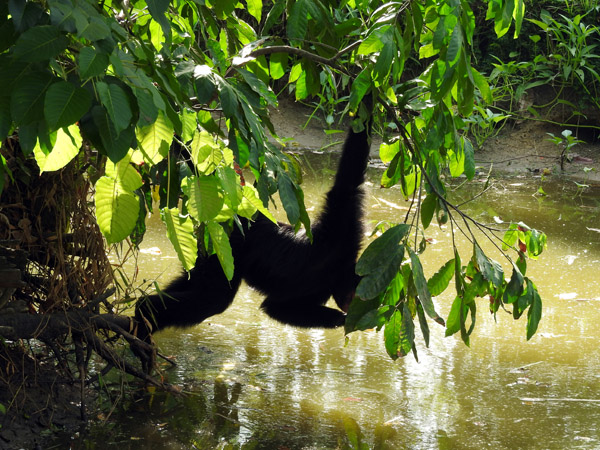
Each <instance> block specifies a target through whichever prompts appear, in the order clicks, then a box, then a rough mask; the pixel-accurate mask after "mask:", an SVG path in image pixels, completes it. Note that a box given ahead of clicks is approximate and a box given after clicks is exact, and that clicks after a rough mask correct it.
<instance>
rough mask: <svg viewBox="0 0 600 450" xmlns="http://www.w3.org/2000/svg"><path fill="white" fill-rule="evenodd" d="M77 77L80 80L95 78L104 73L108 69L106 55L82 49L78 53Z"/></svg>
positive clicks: (87, 48)
mask: <svg viewBox="0 0 600 450" xmlns="http://www.w3.org/2000/svg"><path fill="white" fill-rule="evenodd" d="M78 62H79V75H80V76H81V77H82V78H92V77H97V76H100V75H102V74H104V72H105V71H106V68H107V67H108V55H107V54H105V53H101V52H98V51H96V50H95V49H93V48H92V47H83V48H82V49H81V51H80V52H79V57H78Z"/></svg>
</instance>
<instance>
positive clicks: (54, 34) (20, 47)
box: [13, 25, 69, 62]
mask: <svg viewBox="0 0 600 450" xmlns="http://www.w3.org/2000/svg"><path fill="white" fill-rule="evenodd" d="M68 43H69V41H68V40H67V38H66V37H65V36H64V35H63V34H62V33H61V32H60V30H59V29H58V28H57V27H55V26H53V25H42V26H37V27H33V28H30V29H29V30H27V31H25V32H24V33H23V34H22V35H21V36H20V37H19V39H17V42H16V44H15V46H14V47H13V55H14V57H15V58H17V59H23V60H27V61H29V62H38V61H44V60H48V59H50V58H53V57H54V56H56V55H58V54H59V53H61V52H62V51H63V50H65V49H66V48H67V45H68Z"/></svg>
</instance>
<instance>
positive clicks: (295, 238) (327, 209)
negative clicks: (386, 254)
mask: <svg viewBox="0 0 600 450" xmlns="http://www.w3.org/2000/svg"><path fill="white" fill-rule="evenodd" d="M369 113H370V111H369ZM369 127H370V120H369V121H368V122H367V123H366V124H365V126H364V129H363V130H362V131H360V132H354V131H353V130H352V129H351V130H350V131H349V134H348V136H347V138H346V141H345V143H344V146H343V151H342V156H341V160H340V162H339V165H338V170H337V174H336V177H335V182H334V184H333V187H332V188H331V190H330V191H329V192H328V193H327V197H326V201H325V206H324V208H323V211H322V212H321V214H320V215H319V217H318V219H317V220H316V221H315V222H314V223H313V224H312V226H311V231H312V235H313V242H310V239H309V238H308V237H307V236H306V234H305V233H303V232H299V233H294V230H293V228H292V227H291V226H290V225H287V224H279V225H277V224H274V223H273V222H271V221H270V220H269V219H267V218H266V217H265V216H264V215H262V214H260V213H258V214H257V216H256V218H255V219H254V220H247V219H241V223H242V226H241V229H240V227H238V226H235V225H234V226H233V231H232V232H231V235H230V242H231V248H232V251H233V257H234V264H235V270H234V274H233V278H232V280H227V278H226V277H225V275H224V273H223V269H222V268H221V265H220V263H219V260H218V258H217V256H216V255H214V254H213V255H210V256H207V257H199V259H198V261H197V263H196V267H195V268H194V269H192V270H191V272H190V273H189V275H188V274H186V273H184V274H182V275H181V276H179V277H178V278H177V279H176V280H175V281H173V282H172V283H170V284H169V285H168V286H167V287H166V289H164V290H163V293H162V295H158V294H155V295H151V296H149V297H147V298H144V299H141V300H139V301H138V303H137V305H136V319H137V321H138V324H140V325H141V326H142V328H146V327H147V326H148V325H150V326H151V328H150V329H145V330H143V331H142V330H139V331H141V332H138V336H139V337H140V338H142V339H147V337H148V335H149V334H150V333H151V332H152V331H157V330H160V329H163V328H166V327H187V326H191V325H195V324H198V323H200V322H202V321H203V320H205V319H207V318H208V317H211V316H213V315H215V314H219V313H222V312H223V311H225V310H226V309H227V308H228V307H229V305H231V303H232V302H233V298H234V297H235V294H236V293H237V291H238V288H239V286H240V283H241V281H242V279H243V280H245V281H246V282H247V283H248V284H249V285H250V286H252V287H253V288H255V289H257V290H258V291H260V292H261V293H262V294H264V295H265V296H266V298H265V300H264V301H263V302H262V304H261V309H262V310H263V311H264V312H265V313H267V314H268V315H269V316H270V317H272V318H273V319H275V320H277V321H279V322H282V323H285V324H290V325H294V326H297V327H320V328H335V327H338V326H341V325H343V324H344V321H345V314H344V312H345V311H347V308H348V305H349V304H350V301H351V300H352V298H353V296H354V291H355V289H356V286H357V284H358V281H359V277H358V276H357V275H356V274H355V271H354V268H355V265H356V259H357V256H358V251H359V249H360V244H361V238H362V235H363V227H362V223H361V219H362V197H363V194H362V190H361V184H362V183H363V181H364V173H365V170H366V167H367V162H368V158H369V148H370V136H369ZM329 297H333V298H334V300H335V302H336V303H337V306H338V307H339V308H340V310H338V309H334V308H329V307H327V306H325V303H326V302H327V300H328V299H329ZM144 319H146V320H147V321H148V322H149V324H148V322H146V321H144ZM143 324H145V325H143Z"/></svg>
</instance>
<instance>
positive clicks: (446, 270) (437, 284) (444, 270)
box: [427, 258, 455, 297]
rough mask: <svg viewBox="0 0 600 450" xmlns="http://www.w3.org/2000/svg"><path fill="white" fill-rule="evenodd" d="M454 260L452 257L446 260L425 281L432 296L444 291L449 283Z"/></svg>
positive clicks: (452, 273) (452, 272) (452, 274)
mask: <svg viewBox="0 0 600 450" xmlns="http://www.w3.org/2000/svg"><path fill="white" fill-rule="evenodd" d="M454 262H455V260H454V258H453V259H451V260H450V261H448V262H447V263H446V264H444V265H443V266H442V267H440V269H439V270H438V271H437V272H436V273H435V274H434V275H433V276H432V277H431V278H430V279H429V280H428V281H427V287H428V288H429V292H431V295H433V296H434V297H435V296H437V295H440V294H441V293H442V292H444V291H445V290H446V288H447V287H448V284H450V280H451V279H452V277H453V276H454Z"/></svg>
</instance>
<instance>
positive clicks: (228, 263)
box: [206, 221, 234, 280]
mask: <svg viewBox="0 0 600 450" xmlns="http://www.w3.org/2000/svg"><path fill="white" fill-rule="evenodd" d="M206 228H207V229H208V233H209V234H210V239H211V241H212V244H213V248H214V249H215V252H216V253H217V257H218V258H219V262H220V263H221V267H223V272H224V273H225V276H226V277H227V279H228V280H231V279H232V278H233V273H234V261H233V254H232V251H231V244H230V243H229V238H228V236H227V233H225V230H223V227H222V226H221V225H219V224H218V223H217V222H213V221H210V222H208V223H207V224H206Z"/></svg>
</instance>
